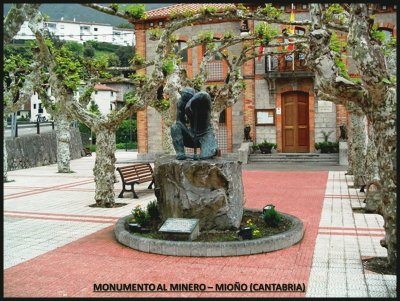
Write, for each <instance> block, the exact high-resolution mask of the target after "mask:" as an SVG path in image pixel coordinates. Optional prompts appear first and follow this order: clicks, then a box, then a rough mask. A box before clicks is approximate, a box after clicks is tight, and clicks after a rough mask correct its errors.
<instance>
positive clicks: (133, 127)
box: [116, 118, 137, 148]
mask: <svg viewBox="0 0 400 301" xmlns="http://www.w3.org/2000/svg"><path fill="white" fill-rule="evenodd" d="M136 131H137V123H136V119H133V118H132V123H131V120H130V118H129V119H126V120H124V121H122V123H121V125H120V126H119V127H118V128H117V131H116V142H117V143H125V142H127V141H128V140H129V139H130V137H131V133H132V141H133V142H135V141H136ZM124 148H125V146H124Z"/></svg>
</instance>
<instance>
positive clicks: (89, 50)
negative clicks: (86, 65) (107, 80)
mask: <svg viewBox="0 0 400 301" xmlns="http://www.w3.org/2000/svg"><path fill="white" fill-rule="evenodd" d="M94 54H95V50H94V48H93V47H92V46H90V45H88V46H86V47H85V49H84V50H83V56H84V57H88V58H93V57H94Z"/></svg>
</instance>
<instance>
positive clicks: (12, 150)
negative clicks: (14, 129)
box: [6, 128, 83, 170]
mask: <svg viewBox="0 0 400 301" xmlns="http://www.w3.org/2000/svg"><path fill="white" fill-rule="evenodd" d="M6 147H7V154H8V169H9V170H17V169H24V168H31V167H38V166H43V165H50V164H55V163H57V139H56V132H55V131H52V132H48V133H42V134H40V135H27V136H21V137H17V138H15V139H7V140H6ZM82 148H83V146H82V140H81V134H80V132H79V129H78V128H72V129H71V146H70V152H71V159H78V158H81V157H82Z"/></svg>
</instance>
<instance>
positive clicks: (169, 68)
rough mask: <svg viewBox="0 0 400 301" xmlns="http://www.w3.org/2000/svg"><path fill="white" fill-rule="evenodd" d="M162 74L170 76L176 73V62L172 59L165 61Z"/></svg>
mask: <svg viewBox="0 0 400 301" xmlns="http://www.w3.org/2000/svg"><path fill="white" fill-rule="evenodd" d="M162 72H163V73H164V76H167V75H170V74H172V73H173V72H174V61H173V59H172V58H171V57H169V58H167V59H165V60H164V61H163V64H162Z"/></svg>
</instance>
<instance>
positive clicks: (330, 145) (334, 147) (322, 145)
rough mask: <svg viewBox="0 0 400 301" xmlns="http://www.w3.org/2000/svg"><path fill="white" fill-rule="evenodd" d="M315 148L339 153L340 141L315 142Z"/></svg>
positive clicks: (325, 152) (325, 151)
mask: <svg viewBox="0 0 400 301" xmlns="http://www.w3.org/2000/svg"><path fill="white" fill-rule="evenodd" d="M315 149H319V150H321V153H323V154H328V153H337V152H339V143H338V142H332V141H324V142H319V143H315Z"/></svg>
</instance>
